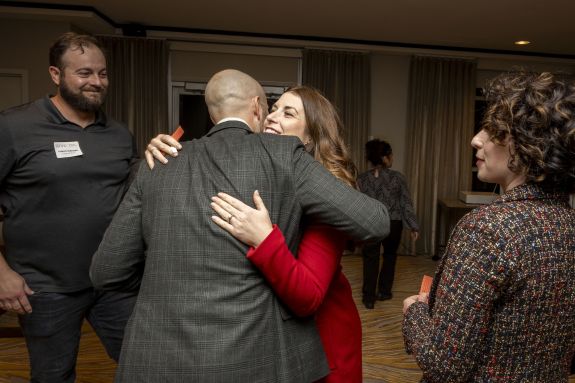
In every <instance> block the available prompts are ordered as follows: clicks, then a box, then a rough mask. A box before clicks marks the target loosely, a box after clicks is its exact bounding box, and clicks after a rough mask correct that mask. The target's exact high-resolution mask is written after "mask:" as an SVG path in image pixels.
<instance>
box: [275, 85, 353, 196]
mask: <svg viewBox="0 0 575 383" xmlns="http://www.w3.org/2000/svg"><path fill="white" fill-rule="evenodd" d="M286 92H290V93H293V94H295V95H297V96H298V97H299V98H301V101H302V104H303V109H304V112H305V119H306V121H305V122H306V126H307V130H308V133H309V135H310V137H311V141H310V142H309V143H307V144H306V145H305V146H306V150H307V151H308V152H309V153H310V154H311V155H313V156H314V158H315V159H316V160H318V161H319V162H320V163H321V164H322V165H323V166H325V168H326V169H327V170H329V171H330V172H331V173H332V174H333V175H334V176H336V177H337V178H339V179H341V180H342V181H344V182H345V183H347V184H349V185H351V186H353V187H355V179H356V177H357V169H356V167H355V165H354V163H353V161H352V160H351V157H350V155H349V151H348V149H347V147H346V145H345V143H344V141H343V138H342V137H341V134H342V130H343V124H342V122H341V119H340V117H339V115H338V113H337V111H336V110H335V107H334V106H333V105H332V103H331V102H329V100H328V99H327V98H325V96H323V95H322V94H321V93H320V92H319V91H318V90H317V89H314V88H312V87H310V86H305V85H302V86H295V87H292V88H289V89H288V90H287V91H286Z"/></svg>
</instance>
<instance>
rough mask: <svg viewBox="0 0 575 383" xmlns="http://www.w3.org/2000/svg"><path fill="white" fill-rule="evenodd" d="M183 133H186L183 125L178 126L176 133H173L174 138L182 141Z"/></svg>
mask: <svg viewBox="0 0 575 383" xmlns="http://www.w3.org/2000/svg"><path fill="white" fill-rule="evenodd" d="M183 135H184V129H182V127H181V126H178V129H176V130H175V131H174V133H172V138H173V139H175V140H176V141H180V138H182V136H183Z"/></svg>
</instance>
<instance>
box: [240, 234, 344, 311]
mask: <svg viewBox="0 0 575 383" xmlns="http://www.w3.org/2000/svg"><path fill="white" fill-rule="evenodd" d="M345 240H346V238H345V236H343V235H341V233H339V232H337V231H336V230H335V229H334V228H332V227H330V226H320V225H314V226H310V227H308V228H307V230H306V231H305V233H304V235H303V238H302V240H301V243H300V246H299V249H298V258H295V257H294V255H293V254H292V253H291V252H290V250H289V249H288V247H287V245H286V243H285V238H284V236H283V234H282V232H281V230H280V229H279V228H278V227H277V226H276V225H274V228H273V230H272V232H271V233H270V234H269V235H268V236H267V237H266V239H265V240H264V241H263V242H262V243H260V245H259V246H258V247H257V248H255V249H254V248H251V249H250V250H249V251H248V254H247V258H248V259H249V260H250V261H251V262H252V263H253V264H254V265H255V266H256V267H257V268H258V269H259V270H260V271H261V272H262V273H263V275H264V277H265V278H266V280H267V281H268V282H269V284H270V285H271V287H272V289H273V290H274V292H275V293H276V295H277V296H278V297H279V298H280V300H281V301H282V302H284V304H286V305H287V306H288V307H289V308H290V309H291V310H292V311H293V312H294V313H295V314H296V315H298V316H308V315H311V314H313V313H314V312H315V311H316V310H317V309H318V307H319V306H320V305H321V303H322V302H323V299H324V297H325V295H326V293H327V291H328V289H329V286H330V284H331V281H332V279H333V276H334V274H335V272H336V270H337V269H338V267H339V263H340V259H341V254H342V251H343V249H344V246H345Z"/></svg>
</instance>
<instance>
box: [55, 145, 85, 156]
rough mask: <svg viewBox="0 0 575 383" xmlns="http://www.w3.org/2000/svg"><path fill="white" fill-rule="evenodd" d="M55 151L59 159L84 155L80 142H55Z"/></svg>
mask: <svg viewBox="0 0 575 383" xmlns="http://www.w3.org/2000/svg"><path fill="white" fill-rule="evenodd" d="M54 151H55V152H56V157H57V158H68V157H78V156H81V155H82V154H83V153H82V149H80V143H79V142H78V141H70V142H54Z"/></svg>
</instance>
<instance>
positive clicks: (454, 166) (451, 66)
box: [406, 57, 477, 254]
mask: <svg viewBox="0 0 575 383" xmlns="http://www.w3.org/2000/svg"><path fill="white" fill-rule="evenodd" d="M476 71H477V69H476V64H475V62H473V61H469V60H464V59H452V58H438V57H413V59H412V62H411V69H410V84H409V95H408V99H409V101H408V122H407V145H406V149H407V153H409V154H408V156H407V167H406V177H407V179H408V182H409V188H410V191H411V193H412V196H413V203H414V207H415V210H416V213H417V219H418V221H419V224H420V227H421V232H420V239H419V240H418V241H417V245H416V251H417V252H418V253H423V254H434V252H435V247H436V243H435V237H436V236H435V234H436V230H439V228H437V227H436V218H437V203H438V199H439V198H458V193H459V191H461V190H470V188H471V177H472V172H471V167H472V157H473V150H472V148H471V145H470V142H471V139H472V137H473V128H474V126H473V125H474V108H475V86H476Z"/></svg>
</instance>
